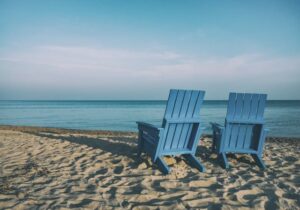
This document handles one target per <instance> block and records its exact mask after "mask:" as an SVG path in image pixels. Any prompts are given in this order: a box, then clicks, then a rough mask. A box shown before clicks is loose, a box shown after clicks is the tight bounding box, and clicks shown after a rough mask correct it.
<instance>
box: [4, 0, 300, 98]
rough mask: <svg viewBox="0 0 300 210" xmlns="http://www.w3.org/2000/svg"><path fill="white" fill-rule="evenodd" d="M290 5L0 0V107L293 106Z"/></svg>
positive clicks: (295, 30)
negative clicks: (110, 103) (222, 102)
mask: <svg viewBox="0 0 300 210" xmlns="http://www.w3.org/2000/svg"><path fill="white" fill-rule="evenodd" d="M299 37H300V1H297V0H295V1H290V0H284V1H273V0H272V1H271V0H269V1H171V0H170V1H165V0H164V1H163V0H161V1H155V0H153V1H150V0H145V1H142V0H140V1H131V0H128V1H122V0H120V1H113V0H111V1H108V0H105V1H83V0H82V1H79V0H77V1H76V0H74V1H73V0H69V1H67V0H51V1H30V0H27V1H14V0H7V1H3V0H0V99H166V97H167V94H168V91H169V89H170V88H187V89H204V90H206V91H207V94H206V98H207V99H226V98H227V97H228V92H229V91H238V92H262V93H268V94H269V98H270V99H300V94H299V90H300V38H299Z"/></svg>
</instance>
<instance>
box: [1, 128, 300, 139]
mask: <svg viewBox="0 0 300 210" xmlns="http://www.w3.org/2000/svg"><path fill="white" fill-rule="evenodd" d="M0 130H12V131H21V132H50V133H57V134H64V133H74V134H91V135H113V136H116V135H135V136H137V132H132V131H115V130H85V129H72V128H58V127H42V126H19V125H0ZM202 137H208V138H211V137H212V134H203V135H202ZM274 139H276V140H277V141H300V137H282V136H268V137H267V141H272V140H274Z"/></svg>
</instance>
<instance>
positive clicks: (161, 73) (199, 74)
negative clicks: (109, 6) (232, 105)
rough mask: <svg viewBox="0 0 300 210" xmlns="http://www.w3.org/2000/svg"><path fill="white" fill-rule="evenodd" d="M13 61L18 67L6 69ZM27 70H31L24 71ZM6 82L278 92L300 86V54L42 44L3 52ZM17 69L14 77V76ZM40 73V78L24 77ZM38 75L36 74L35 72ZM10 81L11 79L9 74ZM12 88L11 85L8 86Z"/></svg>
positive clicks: (0, 55) (0, 63)
mask: <svg viewBox="0 0 300 210" xmlns="http://www.w3.org/2000/svg"><path fill="white" fill-rule="evenodd" d="M7 63H10V64H11V65H13V68H10V69H9V68H7V69H6V68H5V65H4V64H7ZM24 66H26V68H24ZM0 67H1V69H2V70H1V71H3V72H6V74H3V75H2V78H1V81H2V82H3V83H5V81H7V78H6V76H7V75H10V78H13V80H10V82H14V83H16V84H25V83H26V82H27V83H26V84H27V85H29V83H30V84H31V85H32V86H34V85H37V84H41V83H42V84H49V85H52V86H53V84H54V82H53V80H55V86H58V87H59V86H66V84H68V85H69V86H72V85H74V88H79V87H80V86H86V87H89V86H93V87H102V88H103V87H107V86H108V85H112V84H113V85H114V86H115V87H125V86H132V88H133V86H134V87H135V88H141V89H143V88H144V89H147V88H151V86H153V85H155V86H157V87H161V88H164V89H168V88H171V87H176V86H180V87H195V88H206V89H220V90H224V91H225V90H226V91H227V90H228V89H234V88H239V89H241V90H251V87H252V89H257V88H258V87H260V89H262V90H265V91H267V92H268V91H270V90H276V88H277V87H276V86H277V84H278V83H280V84H286V86H287V89H288V88H295V85H296V86H297V87H299V88H300V85H299V84H298V81H297V80H298V78H300V71H299V68H300V56H289V57H288V56H286V57H276V56H270V55H263V54H259V53H252V54H243V55H237V56H232V57H195V56H188V55H184V54H180V53H177V52H172V51H161V50H160V51H133V50H127V49H99V48H89V47H77V46H71V47H70V46H51V45H47V46H40V47H36V48H34V49H31V50H28V51H26V52H16V53H11V54H9V53H6V54H3V53H2V54H0ZM9 71H11V72H10V73H8V72H9ZM30 72H31V75H33V74H34V77H30V78H29V77H26V76H24V75H28V73H29V74H30ZM32 72H34V73H32ZM7 77H8V76H7ZM6 84H7V82H6ZM297 84H298V85H297ZM75 86H76V87H75Z"/></svg>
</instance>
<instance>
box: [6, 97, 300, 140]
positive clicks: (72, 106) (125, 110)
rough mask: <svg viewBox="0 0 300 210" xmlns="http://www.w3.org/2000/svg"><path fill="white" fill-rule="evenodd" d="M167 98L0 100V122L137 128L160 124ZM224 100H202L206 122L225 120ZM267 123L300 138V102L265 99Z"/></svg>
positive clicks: (274, 131)
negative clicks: (139, 124) (138, 124)
mask: <svg viewBox="0 0 300 210" xmlns="http://www.w3.org/2000/svg"><path fill="white" fill-rule="evenodd" d="M165 105H166V101H0V124H2V125H27V126H45V127H61V128H73V129H89V130H96V129H97V130H123V131H137V128H136V123H135V122H136V121H146V122H150V123H154V124H156V125H160V123H161V120H162V117H163V114H164V110H165ZM226 108H227V102H226V101H205V102H204V105H203V107H202V110H201V117H202V119H203V125H202V126H203V127H205V133H210V132H211V130H210V126H209V122H219V123H223V122H224V117H225V114H226ZM265 120H266V126H267V127H268V128H269V129H270V134H269V135H271V136H289V137H300V101H268V102H267V108H266V111H265Z"/></svg>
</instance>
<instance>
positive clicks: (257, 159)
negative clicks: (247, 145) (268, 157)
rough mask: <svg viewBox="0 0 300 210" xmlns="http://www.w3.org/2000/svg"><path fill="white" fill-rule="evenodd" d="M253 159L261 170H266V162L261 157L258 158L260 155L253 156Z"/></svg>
mask: <svg viewBox="0 0 300 210" xmlns="http://www.w3.org/2000/svg"><path fill="white" fill-rule="evenodd" d="M251 156H252V158H253V159H254V161H255V162H256V164H257V165H258V166H259V167H260V168H261V169H265V168H266V166H265V164H264V161H263V160H262V158H261V157H259V156H258V154H251Z"/></svg>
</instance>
